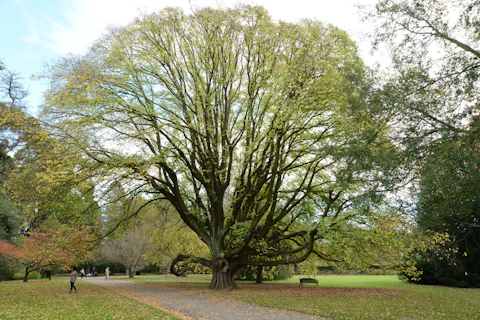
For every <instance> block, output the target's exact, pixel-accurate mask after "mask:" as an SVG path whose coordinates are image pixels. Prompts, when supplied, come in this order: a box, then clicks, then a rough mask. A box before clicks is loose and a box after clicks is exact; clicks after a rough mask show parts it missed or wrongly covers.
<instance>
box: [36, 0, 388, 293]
mask: <svg viewBox="0 0 480 320" xmlns="http://www.w3.org/2000/svg"><path fill="white" fill-rule="evenodd" d="M45 77H47V78H48V79H50V82H51V86H50V89H49V90H48V92H47V93H46V104H45V106H44V107H43V114H44V115H45V116H46V117H47V119H48V121H49V123H50V124H52V126H53V127H54V129H52V130H53V131H54V132H55V133H56V134H57V135H58V137H61V139H62V141H64V143H65V145H67V146H70V147H72V148H75V150H77V151H78V153H79V154H81V155H82V157H83V159H85V162H84V163H83V164H84V165H86V164H88V165H89V166H90V167H89V168H87V167H86V166H80V167H78V168H79V169H80V170H84V171H85V172H96V173H97V174H98V175H99V176H101V177H102V179H104V180H103V181H110V182H109V183H111V181H112V180H116V181H120V182H121V183H122V185H124V186H126V188H130V190H136V191H142V192H145V193H147V194H149V197H150V198H151V201H159V200H166V201H168V202H169V203H170V204H171V205H172V206H173V207H174V208H175V211H176V214H178V215H179V216H180V217H181V219H182V220H183V222H184V223H185V225H186V226H188V227H189V228H190V229H191V230H193V231H194V232H195V233H196V235H197V236H198V237H199V238H200V239H201V241H203V242H204V243H205V244H206V245H207V247H208V248H209V251H210V257H208V258H204V257H197V256H189V257H184V256H179V257H178V259H176V260H175V262H181V261H182V260H188V261H190V262H197V263H201V264H203V265H205V266H207V267H209V268H211V269H212V273H213V278H212V282H211V284H210V288H212V289H227V288H235V287H236V284H235V281H234V274H235V271H236V270H237V269H238V268H239V267H240V266H243V265H250V266H275V265H279V264H292V263H296V262H300V261H303V260H304V259H306V258H307V257H308V256H309V255H310V254H311V253H312V252H314V243H315V242H316V241H317V240H319V239H321V238H322V237H324V236H325V234H324V232H329V228H328V226H329V225H335V219H336V218H338V219H348V216H349V215H348V214H343V212H344V211H345V209H346V208H349V207H351V206H354V205H355V204H356V203H357V202H358V201H360V200H359V199H361V198H362V197H364V196H366V195H367V194H369V195H371V194H374V193H375V192H377V191H378V190H379V189H380V187H381V183H380V182H379V181H380V179H382V178H384V177H385V176H386V175H385V174H381V173H378V174H377V173H375V172H380V171H385V170H387V169H388V168H387V166H386V165H385V162H384V160H385V157H386V156H387V155H388V154H389V152H390V151H389V150H391V149H392V145H391V144H389V143H388V141H387V140H386V139H385V130H386V129H387V128H386V127H385V119H384V118H382V116H378V117H371V116H370V115H371V114H372V112H371V111H372V110H373V109H374V108H375V107H378V105H376V104H375V103H374V99H373V97H372V96H371V95H370V91H369V88H368V86H367V82H366V81H365V82H364V79H365V78H366V77H367V72H366V70H365V68H364V66H363V63H362V61H361V60H360V59H359V57H358V56H357V48H356V46H355V44H354V43H353V42H352V40H350V39H349V37H348V36H347V34H346V33H345V32H343V31H341V30H339V29H338V28H336V27H334V26H331V25H324V24H322V23H320V22H318V21H312V20H302V21H300V22H299V23H284V22H275V21H273V20H272V19H271V18H270V16H269V15H268V13H267V12H266V11H265V10H264V9H263V8H261V7H251V6H241V7H239V8H236V9H224V10H221V9H218V10H216V9H210V8H205V9H202V10H197V11H195V12H194V13H192V14H186V13H184V12H182V11H180V10H178V9H165V10H163V11H160V12H158V13H153V14H149V15H144V16H141V17H139V18H137V19H136V20H135V21H134V22H132V23H131V24H129V25H127V26H125V27H119V28H113V29H111V30H110V31H109V32H108V33H107V34H106V35H105V36H104V37H103V38H101V39H100V40H99V41H97V42H96V43H95V45H93V46H92V47H91V49H90V50H89V52H88V53H87V54H85V55H82V56H73V55H71V56H68V57H65V58H64V59H62V60H61V61H59V62H58V63H57V64H55V65H53V66H51V67H50V68H49V69H48V70H47V72H46V74H45ZM374 169H379V170H380V171H377V170H374ZM108 179H110V180H108ZM313 198H315V201H317V202H318V203H319V204H320V205H319V206H318V207H317V208H316V209H311V210H304V209H305V208H306V207H307V206H305V205H304V204H306V203H307V202H311V201H313V200H312V199H313ZM326 217H329V219H331V220H329V222H328V223H323V227H322V228H319V226H320V224H322V223H321V220H322V219H323V218H326ZM307 218H308V221H310V223H308V224H304V223H297V222H299V221H300V220H307ZM319 254H320V253H319Z"/></svg>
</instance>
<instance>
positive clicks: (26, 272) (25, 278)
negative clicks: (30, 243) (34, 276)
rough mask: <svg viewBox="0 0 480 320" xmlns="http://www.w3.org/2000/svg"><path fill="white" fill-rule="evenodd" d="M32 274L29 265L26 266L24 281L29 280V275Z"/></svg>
mask: <svg viewBox="0 0 480 320" xmlns="http://www.w3.org/2000/svg"><path fill="white" fill-rule="evenodd" d="M29 274H30V271H29V270H28V267H27V268H25V275H24V276H23V282H28V275H29Z"/></svg>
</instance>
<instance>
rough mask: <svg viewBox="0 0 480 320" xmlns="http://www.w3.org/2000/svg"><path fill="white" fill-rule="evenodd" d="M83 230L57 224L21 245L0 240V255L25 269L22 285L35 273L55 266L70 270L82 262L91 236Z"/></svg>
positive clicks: (34, 234)
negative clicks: (30, 274) (31, 273)
mask: <svg viewBox="0 0 480 320" xmlns="http://www.w3.org/2000/svg"><path fill="white" fill-rule="evenodd" d="M84 231H85V230H78V229H77V228H71V227H67V226H65V225H63V226H61V225H57V226H51V227H48V228H45V229H43V230H41V231H33V232H31V235H30V236H29V237H25V238H24V239H23V241H22V242H21V243H20V244H17V245H14V244H12V243H8V242H6V241H0V252H1V253H3V254H5V255H7V256H9V257H10V258H11V259H13V260H15V261H16V262H17V263H19V264H21V265H23V266H24V268H25V275H24V278H23V282H27V281H28V275H29V273H30V272H32V271H34V270H40V269H42V268H47V267H58V268H63V269H65V270H69V269H70V267H71V266H72V265H76V264H77V263H79V262H81V261H83V260H84V259H85V257H86V256H87V254H88V249H89V247H90V243H91V239H89V237H90V236H91V235H90V234H89V233H88V232H84Z"/></svg>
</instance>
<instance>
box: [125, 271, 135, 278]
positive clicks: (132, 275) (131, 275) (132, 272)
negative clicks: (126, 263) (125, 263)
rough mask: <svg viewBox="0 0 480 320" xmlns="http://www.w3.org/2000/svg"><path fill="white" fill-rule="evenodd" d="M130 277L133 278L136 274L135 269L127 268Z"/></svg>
mask: <svg viewBox="0 0 480 320" xmlns="http://www.w3.org/2000/svg"><path fill="white" fill-rule="evenodd" d="M127 273H128V277H129V278H133V277H134V276H135V271H133V270H130V269H127Z"/></svg>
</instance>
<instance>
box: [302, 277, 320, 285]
mask: <svg viewBox="0 0 480 320" xmlns="http://www.w3.org/2000/svg"><path fill="white" fill-rule="evenodd" d="M304 283H315V285H316V286H318V280H317V279H312V278H301V279H300V285H302V284H304Z"/></svg>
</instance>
